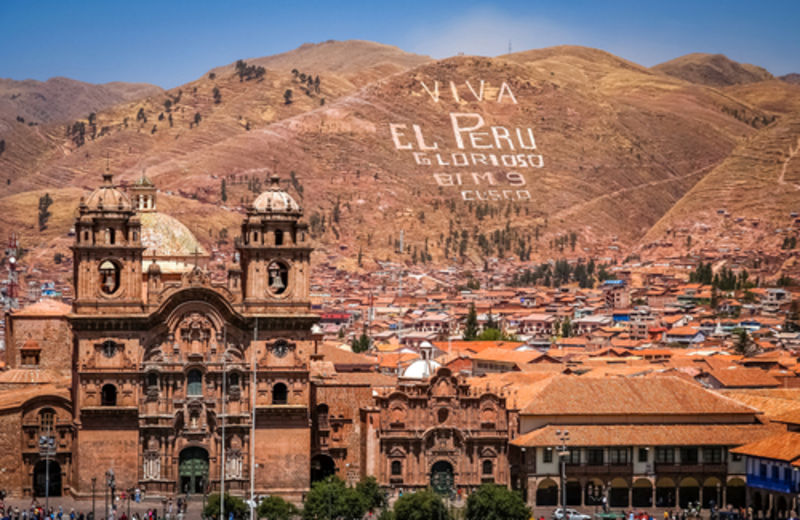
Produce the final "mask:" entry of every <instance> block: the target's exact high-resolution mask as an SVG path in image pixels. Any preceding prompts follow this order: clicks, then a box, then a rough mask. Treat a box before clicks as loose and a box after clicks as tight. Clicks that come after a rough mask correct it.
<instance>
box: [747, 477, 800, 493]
mask: <svg viewBox="0 0 800 520" xmlns="http://www.w3.org/2000/svg"><path fill="white" fill-rule="evenodd" d="M747 486H748V487H757V488H761V489H766V490H768V491H777V492H778V493H789V494H793V493H797V492H798V491H800V490H798V489H797V487H796V486H793V485H792V482H791V481H786V480H777V479H771V478H766V477H757V476H755V475H747Z"/></svg>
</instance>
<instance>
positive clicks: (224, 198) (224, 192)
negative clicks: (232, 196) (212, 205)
mask: <svg viewBox="0 0 800 520" xmlns="http://www.w3.org/2000/svg"><path fill="white" fill-rule="evenodd" d="M219 191H220V195H219V197H220V198H221V199H222V202H226V201H227V200H228V190H227V188H226V186H225V179H222V182H221V183H220V187H219Z"/></svg>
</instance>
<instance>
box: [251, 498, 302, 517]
mask: <svg viewBox="0 0 800 520" xmlns="http://www.w3.org/2000/svg"><path fill="white" fill-rule="evenodd" d="M256 513H257V514H258V517H259V518H266V519H267V520H290V519H291V518H292V517H294V516H296V515H298V514H300V511H299V510H298V509H297V508H296V507H295V505H294V504H292V503H291V502H287V501H286V500H284V499H282V498H281V497H279V496H275V495H272V496H269V497H267V498H265V499H264V500H262V501H261V503H260V504H258V509H257V510H256Z"/></svg>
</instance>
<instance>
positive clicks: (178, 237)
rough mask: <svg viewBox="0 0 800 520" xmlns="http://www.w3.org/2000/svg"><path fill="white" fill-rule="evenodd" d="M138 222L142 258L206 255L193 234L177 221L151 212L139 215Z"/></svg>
mask: <svg viewBox="0 0 800 520" xmlns="http://www.w3.org/2000/svg"><path fill="white" fill-rule="evenodd" d="M139 220H140V221H141V223H142V232H141V233H142V234H141V237H142V246H144V248H145V249H144V253H143V254H144V256H146V257H152V256H156V257H170V256H180V257H189V256H192V255H194V254H195V252H196V253H198V254H200V255H205V254H206V252H205V250H204V249H203V246H201V245H200V242H198V240H197V238H196V237H195V236H194V234H192V232H191V231H189V228H187V227H186V226H185V225H184V224H183V223H181V222H180V221H179V220H178V219H176V218H173V217H170V216H169V215H165V214H163V213H158V212H156V211H153V212H143V213H140V214H139Z"/></svg>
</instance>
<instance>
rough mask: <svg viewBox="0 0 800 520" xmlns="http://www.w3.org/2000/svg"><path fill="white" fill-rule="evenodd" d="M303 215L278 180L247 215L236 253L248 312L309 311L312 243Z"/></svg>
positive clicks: (272, 182)
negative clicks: (302, 218)
mask: <svg viewBox="0 0 800 520" xmlns="http://www.w3.org/2000/svg"><path fill="white" fill-rule="evenodd" d="M302 215H303V210H302V208H300V206H299V205H298V204H297V202H295V200H294V199H293V198H292V197H291V195H289V194H288V193H286V191H284V190H283V189H282V188H281V186H280V180H279V179H278V177H274V176H273V177H272V178H271V179H270V185H269V188H268V189H267V190H266V191H265V192H263V193H262V194H261V195H259V196H258V197H257V198H256V200H255V201H254V202H253V204H252V206H251V207H250V208H248V210H247V216H246V217H245V219H244V222H243V223H242V236H241V237H240V238H239V240H238V243H237V246H236V249H237V251H238V252H239V257H240V264H241V268H242V292H243V300H244V307H245V312H248V313H260V312H278V313H279V314H284V313H286V314H291V313H299V312H304V311H306V312H307V311H308V310H309V309H310V307H311V304H310V298H309V275H310V273H309V261H310V256H311V244H310V238H309V234H308V225H307V224H305V223H301V222H300V217H301V216H302Z"/></svg>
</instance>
